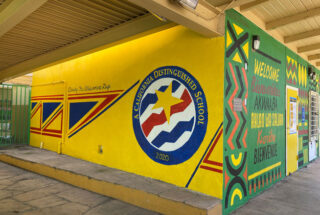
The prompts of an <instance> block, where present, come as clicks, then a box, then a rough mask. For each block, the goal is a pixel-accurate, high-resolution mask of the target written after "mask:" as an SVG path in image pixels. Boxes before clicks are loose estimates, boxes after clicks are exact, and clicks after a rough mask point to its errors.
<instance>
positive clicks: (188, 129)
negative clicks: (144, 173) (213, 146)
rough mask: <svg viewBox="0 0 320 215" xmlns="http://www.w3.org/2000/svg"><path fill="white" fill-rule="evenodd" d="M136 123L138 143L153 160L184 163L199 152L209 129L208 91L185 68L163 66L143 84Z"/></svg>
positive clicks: (134, 116)
mask: <svg viewBox="0 0 320 215" xmlns="http://www.w3.org/2000/svg"><path fill="white" fill-rule="evenodd" d="M132 120H133V129H134V133H135V135H136V138H137V140H138V143H139V144H140V146H141V148H142V149H143V151H144V152H145V153H146V154H147V155H148V156H149V157H150V158H151V159H152V160H154V161H156V162H158V163H161V164H166V165H172V164H179V163H182V162H184V161H186V160H188V159H189V158H190V157H191V156H192V155H193V154H194V153H195V152H196V151H197V149H198V148H199V146H200V144H201V142H202V140H203V138H204V136H205V133H206V130H207V122H208V112H207V102H206V98H205V95H204V92H203V90H202V88H201V86H200V84H199V83H198V81H197V80H196V79H195V78H194V77H193V76H192V75H191V74H190V73H188V72H187V71H186V70H184V69H183V68H181V67H177V66H165V67H160V68H158V69H156V70H154V71H152V72H151V73H150V74H149V75H148V76H147V77H146V78H145V79H144V80H143V81H142V82H141V84H140V86H139V89H138V91H137V93H136V96H135V99H134V103H133V114H132Z"/></svg>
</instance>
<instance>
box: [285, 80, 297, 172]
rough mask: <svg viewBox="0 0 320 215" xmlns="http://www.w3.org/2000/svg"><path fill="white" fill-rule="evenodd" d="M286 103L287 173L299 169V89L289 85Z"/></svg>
mask: <svg viewBox="0 0 320 215" xmlns="http://www.w3.org/2000/svg"><path fill="white" fill-rule="evenodd" d="M286 92H287V98H286V101H287V104H286V174H287V175H289V174H290V173H293V172H295V171H296V170H297V169H298V102H299V98H298V89H297V88H294V87H289V86H287V90H286Z"/></svg>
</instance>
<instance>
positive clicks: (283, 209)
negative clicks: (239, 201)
mask: <svg viewBox="0 0 320 215" xmlns="http://www.w3.org/2000/svg"><path fill="white" fill-rule="evenodd" d="M248 214H250V215H278V214H279V215H318V214H320V159H318V160H316V161H314V162H313V163H311V164H309V165H308V167H307V168H303V169H300V170H298V171H297V172H295V173H293V174H292V175H291V176H288V177H286V178H285V179H283V180H282V181H280V182H278V183H277V184H275V185H274V186H273V187H271V188H270V189H268V190H266V191H264V192H263V193H262V194H260V195H259V196H257V197H255V198H253V199H251V200H250V201H249V202H248V203H247V204H246V205H244V206H243V207H241V208H240V209H238V210H237V211H235V212H234V213H233V215H248Z"/></svg>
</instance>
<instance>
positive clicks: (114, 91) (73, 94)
mask: <svg viewBox="0 0 320 215" xmlns="http://www.w3.org/2000/svg"><path fill="white" fill-rule="evenodd" d="M121 92H123V90H113V91H104V92H97V93H72V94H69V96H78V95H89V94H102V93H121Z"/></svg>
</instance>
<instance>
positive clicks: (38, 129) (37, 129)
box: [30, 127, 41, 131]
mask: <svg viewBox="0 0 320 215" xmlns="http://www.w3.org/2000/svg"><path fill="white" fill-rule="evenodd" d="M30 129H32V130H36V131H41V128H35V127H30Z"/></svg>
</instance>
